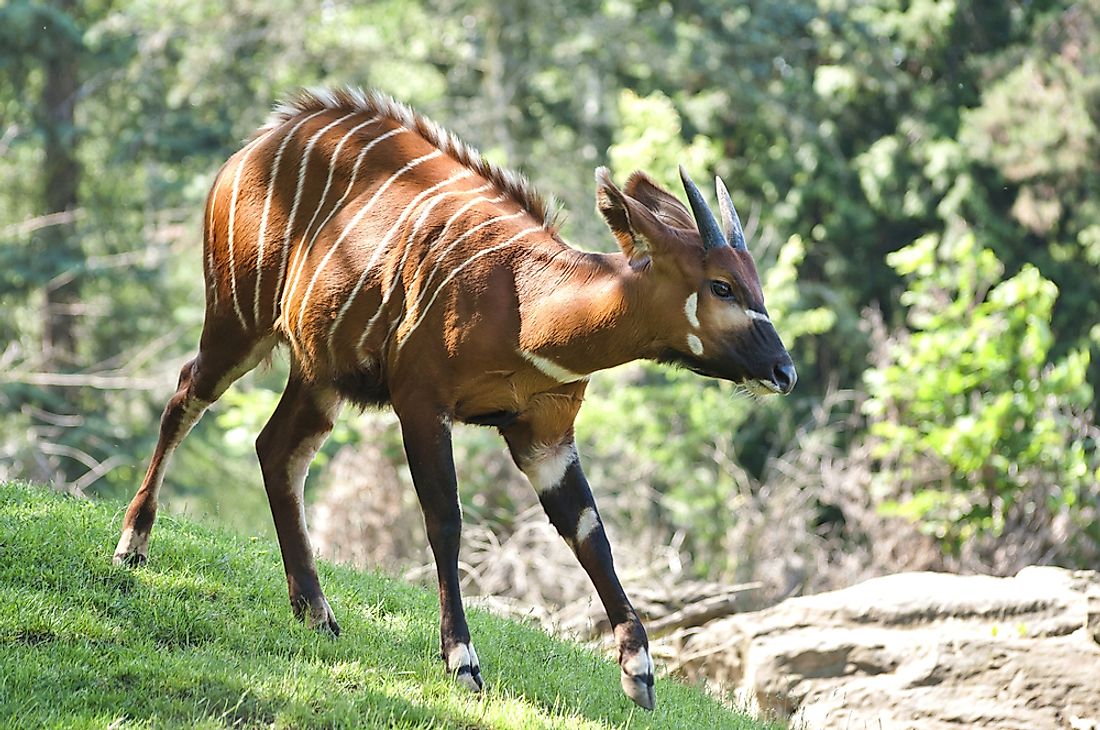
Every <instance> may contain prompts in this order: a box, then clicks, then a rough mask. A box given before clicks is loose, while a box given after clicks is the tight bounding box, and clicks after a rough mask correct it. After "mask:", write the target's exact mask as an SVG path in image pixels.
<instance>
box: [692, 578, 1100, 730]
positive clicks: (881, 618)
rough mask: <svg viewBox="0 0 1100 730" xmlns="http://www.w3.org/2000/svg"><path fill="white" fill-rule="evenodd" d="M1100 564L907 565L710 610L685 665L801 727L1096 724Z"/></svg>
mask: <svg viewBox="0 0 1100 730" xmlns="http://www.w3.org/2000/svg"><path fill="white" fill-rule="evenodd" d="M1098 642H1100V573H1096V572H1091V571H1067V570H1062V569H1059V568H1027V569H1025V570H1023V571H1021V572H1020V573H1019V574H1018V575H1016V576H1015V577H1013V578H994V577H989V576H957V575H947V574H939V573H903V574H898V575H892V576H888V577H884V578H877V579H874V580H870V581H867V582H865V583H862V584H860V585H857V586H854V587H852V588H847V589H844V590H840V591H834V592H831V593H823V594H820V595H815V596H806V597H801V598H793V599H790V600H788V601H785V602H783V603H781V604H779V605H777V606H774V607H772V608H769V609H767V610H764V611H758V612H755V613H748V614H741V615H735V616H731V617H728V618H725V619H720V620H717V621H712V622H710V623H708V624H707V625H706V626H704V627H701V628H700V629H697V630H695V631H694V632H693V633H691V634H690V635H687V636H682V638H681V639H680V645H679V646H678V647H675V649H676V651H675V652H674V653H675V655H677V656H678V657H679V668H680V669H681V670H682V671H683V672H684V673H686V674H688V675H689V676H693V677H696V678H700V679H706V680H709V681H711V682H712V683H713V682H715V681H717V682H718V683H719V684H720V685H721V686H722V688H723V689H726V690H733V691H735V692H736V693H737V694H738V695H739V696H741V698H742V699H743V700H745V701H746V702H748V703H749V704H750V705H754V706H755V707H756V708H758V709H759V711H761V712H762V713H763V714H765V715H768V714H771V715H778V716H779V717H782V718H793V720H794V723H793V724H794V726H795V727H805V728H812V729H813V730H817V729H818V728H845V729H848V730H863V728H868V729H871V728H874V729H875V730H880V729H881V730H902V729H908V728H921V729H922V730H924V729H927V730H959V729H960V728H1005V729H1012V730H1015V729H1019V730H1041V729H1046V728H1052V729H1053V728H1072V729H1074V730H1100V723H1098V721H1100V643H1098Z"/></svg>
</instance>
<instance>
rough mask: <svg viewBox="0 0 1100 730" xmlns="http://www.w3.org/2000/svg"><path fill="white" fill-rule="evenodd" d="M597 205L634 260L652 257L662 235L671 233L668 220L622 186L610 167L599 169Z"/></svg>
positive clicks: (629, 257)
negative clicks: (613, 177) (661, 217)
mask: <svg viewBox="0 0 1100 730" xmlns="http://www.w3.org/2000/svg"><path fill="white" fill-rule="evenodd" d="M596 209H597V210H599V211H600V214H601V215H602V216H603V217H604V220H605V221H607V225H608V227H609V228H610V229H611V233H613V234H614V235H615V240H616V241H617V242H618V244H619V248H621V249H622V251H623V253H624V254H626V257H627V258H628V259H630V260H631V261H632V262H637V263H640V262H642V261H644V260H645V259H648V258H650V257H651V256H652V255H653V252H654V247H655V245H656V246H660V243H661V241H662V238H663V237H667V236H668V235H669V228H668V226H667V225H666V224H665V223H664V221H662V220H659V219H658V218H657V216H656V215H655V214H654V213H653V212H652V211H650V210H649V209H648V208H647V207H646V206H644V205H642V204H641V203H640V202H638V201H637V200H635V199H634V198H632V197H631V196H629V195H627V194H625V193H624V192H623V191H622V190H620V189H619V188H618V187H617V186H616V185H615V183H614V182H613V181H612V180H611V172H610V171H609V170H608V169H607V168H606V167H599V168H597V169H596Z"/></svg>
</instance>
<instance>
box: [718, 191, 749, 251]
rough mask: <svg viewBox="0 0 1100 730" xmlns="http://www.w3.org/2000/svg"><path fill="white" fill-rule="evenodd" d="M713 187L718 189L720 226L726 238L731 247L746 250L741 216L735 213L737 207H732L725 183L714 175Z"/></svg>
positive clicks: (731, 200)
mask: <svg viewBox="0 0 1100 730" xmlns="http://www.w3.org/2000/svg"><path fill="white" fill-rule="evenodd" d="M714 188H715V190H717V191H718V210H719V211H720V212H721V213H722V227H723V228H724V229H725V230H726V240H727V241H728V242H729V245H730V246H732V247H733V248H736V249H740V250H742V251H747V250H748V246H746V245H745V230H744V229H743V228H741V218H740V217H739V216H738V215H737V209H736V208H734V207H733V199H732V198H731V197H730V191H729V190H726V184H725V183H724V182H722V178H720V177H718V176H717V175H716V176H715V177H714Z"/></svg>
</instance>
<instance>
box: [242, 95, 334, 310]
mask: <svg viewBox="0 0 1100 730" xmlns="http://www.w3.org/2000/svg"><path fill="white" fill-rule="evenodd" d="M327 111H328V109H321V110H320V111H316V112H313V113H312V114H310V115H309V116H306V117H302V119H301V120H299V122H298V123H297V124H295V125H294V126H293V127H291V128H290V131H289V132H287V133H286V136H285V137H283V141H282V142H281V143H280V144H279V149H278V150H277V151H276V152H275V159H274V160H272V162H271V170H270V172H269V173H268V179H267V196H266V197H265V198H264V211H263V213H262V214H261V215H260V232H259V233H258V234H257V236H256V291H255V295H254V296H253V298H252V299H253V301H252V320H253V321H254V322H255V323H256V324H257V325H259V323H260V282H261V281H262V279H263V273H264V237H265V236H266V234H267V219H268V215H269V214H270V213H271V199H272V198H273V197H274V196H275V179H276V178H277V177H278V176H279V166H280V165H281V164H282V161H283V152H285V151H286V146H287V145H288V144H290V140H291V139H293V138H294V135H295V134H297V133H298V130H299V129H301V127H302V125H303V124H305V123H306V122H308V121H309V120H310V119H313V118H314V117H316V116H317V115H319V114H323V113H325V112H327ZM347 116H348V117H350V116H351V115H350V114H349V115H347ZM344 119H347V117H344V118H343V119H341V120H340V121H341V122H342V121H344ZM337 123H338V122H333V123H332V124H330V125H329V127H331V126H333V125H335V124H337ZM329 127H325V128H324V129H322V130H321V131H320V132H318V133H317V135H316V136H314V137H313V139H311V140H310V143H309V147H307V148H306V152H305V154H304V155H302V162H301V164H302V165H303V166H304V165H305V164H306V162H307V161H308V160H309V151H310V150H311V149H312V148H313V143H314V142H316V141H317V137H318V136H320V135H321V134H323V133H324V132H325V131H327V130H328V128H329ZM302 178H303V175H302V170H301V168H299V174H298V193H297V194H296V195H295V196H294V206H295V208H297V206H298V195H300V194H301V192H302ZM291 222H292V223H293V219H291Z"/></svg>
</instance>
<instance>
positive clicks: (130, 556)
mask: <svg viewBox="0 0 1100 730" xmlns="http://www.w3.org/2000/svg"><path fill="white" fill-rule="evenodd" d="M148 555H149V535H148V534H142V533H139V532H136V531H135V530H134V529H133V528H132V527H127V528H126V529H125V530H123V531H122V537H120V538H119V540H118V547H116V548H115V557H114V559H113V560H112V561H111V562H113V563H114V564H115V565H127V566H129V567H131V568H135V567H137V566H139V565H145V563H147V562H148V561H149V558H148Z"/></svg>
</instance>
